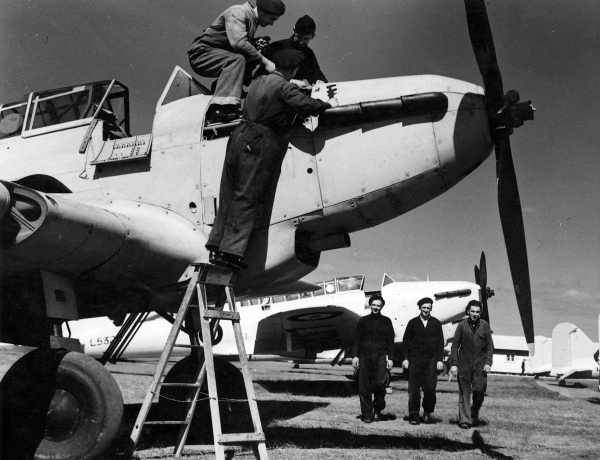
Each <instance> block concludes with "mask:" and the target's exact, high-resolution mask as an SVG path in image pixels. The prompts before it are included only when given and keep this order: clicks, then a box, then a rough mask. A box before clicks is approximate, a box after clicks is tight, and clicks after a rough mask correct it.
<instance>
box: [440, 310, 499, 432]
mask: <svg viewBox="0 0 600 460" xmlns="http://www.w3.org/2000/svg"><path fill="white" fill-rule="evenodd" d="M493 353H494V343H493V341H492V333H491V330H490V325H489V324H488V323H487V322H486V321H485V320H483V319H480V320H478V321H477V322H476V323H475V324H472V323H471V322H470V321H469V319H468V318H467V319H465V320H463V321H461V322H460V323H459V324H458V327H457V328H456V332H455V333H454V340H453V341H452V351H451V356H450V365H451V366H458V394H459V396H458V422H459V423H468V424H472V423H473V419H477V418H478V417H479V409H481V405H482V404H483V398H484V395H485V389H486V387H487V374H486V373H485V372H484V371H483V366H485V365H486V364H488V365H490V366H491V365H492V357H493ZM471 394H472V395H473V404H472V405H471Z"/></svg>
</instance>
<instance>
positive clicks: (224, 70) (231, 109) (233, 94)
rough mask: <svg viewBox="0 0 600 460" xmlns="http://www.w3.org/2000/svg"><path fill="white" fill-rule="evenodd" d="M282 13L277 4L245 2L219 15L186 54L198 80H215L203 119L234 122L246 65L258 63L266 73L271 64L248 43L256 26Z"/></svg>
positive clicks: (272, 1) (258, 0)
mask: <svg viewBox="0 0 600 460" xmlns="http://www.w3.org/2000/svg"><path fill="white" fill-rule="evenodd" d="M284 12H285V5H284V4H283V2H282V1H281V0H248V1H247V2H246V3H244V4H241V5H233V6H230V7H229V8H227V9H226V10H225V11H223V12H222V13H221V14H220V15H219V16H218V17H217V18H216V19H215V20H214V22H213V23H212V24H211V25H210V26H208V27H207V28H206V29H205V30H204V32H202V34H201V35H200V36H199V37H197V38H196V39H195V40H194V42H193V43H192V46H191V48H190V49H189V50H188V58H189V60H190V65H191V66H192V69H194V71H195V72H196V73H197V74H198V75H200V76H202V77H209V78H214V77H216V78H217V81H216V86H215V90H214V96H213V98H212V100H211V107H210V108H209V112H208V113H207V118H209V119H210V118H212V119H214V120H215V121H227V120H229V119H232V118H236V117H237V116H238V115H239V110H240V103H241V100H240V97H241V94H242V84H243V81H244V74H245V72H246V65H247V63H249V64H255V63H261V64H262V65H263V66H264V68H265V70H266V71H267V72H274V71H275V64H274V63H273V62H272V61H271V60H269V59H267V58H266V57H264V56H263V55H262V54H261V53H260V52H259V51H258V50H257V49H256V47H255V46H254V45H253V44H252V43H251V40H252V39H253V38H254V33H255V32H256V29H257V27H258V26H263V27H265V26H270V25H272V24H273V23H274V22H275V21H276V20H277V19H278V18H279V17H280V16H281V15H282V14H283V13H284Z"/></svg>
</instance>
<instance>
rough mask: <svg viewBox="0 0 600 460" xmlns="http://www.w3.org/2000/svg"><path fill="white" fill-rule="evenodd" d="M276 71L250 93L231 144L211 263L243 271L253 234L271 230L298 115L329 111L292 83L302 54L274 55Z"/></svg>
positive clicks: (253, 85)
mask: <svg viewBox="0 0 600 460" xmlns="http://www.w3.org/2000/svg"><path fill="white" fill-rule="evenodd" d="M272 58H273V62H274V63H275V65H276V66H277V70H276V71H275V72H273V73H270V74H267V75H262V76H259V77H258V78H256V79H255V80H254V81H253V82H252V83H251V84H250V87H249V88H248V96H247V97H246V103H245V105H244V120H243V122H242V123H241V124H240V125H239V126H238V127H237V128H235V129H234V130H233V132H232V133H231V136H230V138H229V142H228V143H227V152H226V154H225V163H224V165H223V173H222V175H221V186H220V192H219V209H218V213H217V217H216V219H215V222H214V225H213V228H212V231H211V232H210V236H209V238H208V241H207V243H206V248H207V249H208V250H209V251H210V261H211V262H212V263H217V264H221V265H228V266H231V267H233V268H244V267H245V266H246V263H245V262H244V256H245V254H246V248H247V246H248V242H249V240H250V237H251V234H252V232H253V230H254V229H258V228H263V227H266V226H268V225H269V220H270V216H271V207H272V204H273V199H274V197H275V190H276V188H277V181H278V180H279V174H280V171H281V164H282V162H283V158H284V156H285V152H286V151H287V146H288V143H289V134H290V130H291V127H292V123H293V121H294V119H295V118H296V115H300V116H301V117H305V116H308V115H318V114H320V113H322V112H323V111H324V110H326V109H328V108H329V107H331V105H330V104H328V103H327V102H323V101H320V100H318V99H312V98H311V97H309V96H306V95H305V94H304V93H302V91H301V90H300V89H299V88H298V87H296V86H295V85H293V84H291V83H290V82H289V80H290V79H291V78H293V76H294V75H295V73H296V70H297V68H298V65H299V63H300V62H301V61H302V59H303V54H302V53H301V52H300V51H298V50H295V49H285V50H281V51H280V52H278V53H276V54H274V55H273V56H272Z"/></svg>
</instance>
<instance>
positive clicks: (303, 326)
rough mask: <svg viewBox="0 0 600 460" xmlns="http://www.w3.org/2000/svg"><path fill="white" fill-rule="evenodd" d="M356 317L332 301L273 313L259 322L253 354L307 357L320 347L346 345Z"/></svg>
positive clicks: (356, 319) (321, 349)
mask: <svg viewBox="0 0 600 460" xmlns="http://www.w3.org/2000/svg"><path fill="white" fill-rule="evenodd" d="M359 318H360V316H359V315H358V314H356V313H355V312H353V311H351V310H348V309H347V308H344V307H339V306H333V305H327V306H319V307H308V308H298V309H295V310H288V311H285V312H280V313H276V314H274V315H271V316H269V317H267V318H264V319H262V320H261V321H260V322H259V323H258V327H257V330H256V342H255V345H254V354H278V355H282V356H290V357H299V358H304V357H309V358H310V357H312V356H314V354H315V353H319V352H321V351H323V350H332V349H340V348H346V347H349V346H351V345H352V342H353V340H354V331H355V329H356V324H357V322H358V320H359Z"/></svg>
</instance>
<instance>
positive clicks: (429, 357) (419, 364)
mask: <svg viewBox="0 0 600 460" xmlns="http://www.w3.org/2000/svg"><path fill="white" fill-rule="evenodd" d="M417 306H418V307H419V316H417V317H415V318H412V319H411V320H410V321H409V322H408V324H407V325H406V329H405V331H404V338H403V340H402V344H403V347H404V352H405V360H404V361H403V362H402V366H403V367H404V368H405V369H407V370H408V420H409V422H410V423H411V425H418V424H419V423H420V422H421V420H422V421H423V422H424V423H432V422H433V421H434V420H433V411H434V410H435V402H436V395H435V389H436V386H437V373H438V372H439V371H442V370H443V368H444V364H443V361H442V360H443V357H444V333H443V332H442V323H440V321H439V320H438V319H437V318H434V317H433V316H431V310H432V308H433V300H432V299H431V298H429V297H423V298H422V299H419V301H418V302H417ZM421 389H422V390H423V418H422V419H421V417H420V416H419V411H420V407H419V405H420V402H421Z"/></svg>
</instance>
